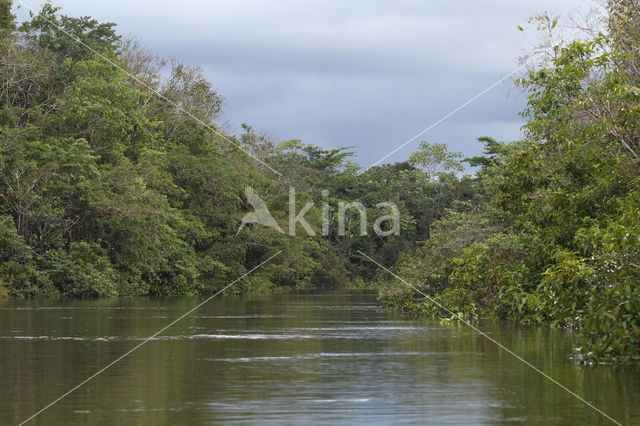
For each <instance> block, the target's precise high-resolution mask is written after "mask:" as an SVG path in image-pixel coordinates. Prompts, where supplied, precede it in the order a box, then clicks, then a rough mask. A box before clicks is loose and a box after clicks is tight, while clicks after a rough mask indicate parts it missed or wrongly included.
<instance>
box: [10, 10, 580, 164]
mask: <svg viewBox="0 0 640 426" xmlns="http://www.w3.org/2000/svg"><path fill="white" fill-rule="evenodd" d="M25 2H26V3H27V4H29V6H32V7H35V8H37V7H39V5H40V4H42V3H43V1H40V0H25ZM18 3H19V2H18V1H16V4H18ZM54 4H56V5H58V6H61V7H62V8H63V11H62V12H63V13H64V14H67V15H72V16H80V15H82V16H84V15H90V16H93V17H95V18H96V19H98V20H101V21H110V22H115V23H117V24H118V27H119V31H120V33H122V34H125V35H134V36H136V37H137V38H138V39H139V40H140V41H141V42H142V43H143V44H144V45H145V46H146V48H147V49H149V50H151V51H153V52H155V53H157V54H159V55H162V56H175V57H178V58H180V59H181V60H183V61H184V62H185V63H187V64H190V65H201V66H202V67H203V68H204V69H205V72H206V74H207V76H208V77H209V78H210V79H211V81H213V83H214V84H215V86H216V87H217V89H218V90H219V91H220V92H221V93H222V94H223V95H224V96H225V98H226V105H225V119H226V120H228V123H230V126H231V129H232V130H233V131H237V130H238V129H239V128H240V124H241V123H248V124H250V125H252V126H253V127H255V128H256V129H259V130H264V131H267V132H268V133H270V134H271V135H273V136H274V137H275V138H276V139H277V140H287V139H302V140H303V141H304V142H307V143H313V144H317V145H322V146H325V147H337V146H356V147H357V148H356V150H357V152H358V157H357V158H356V161H357V162H358V163H360V164H362V165H363V166H367V165H369V164H371V163H373V162H375V161H377V160H378V159H380V158H381V157H383V156H384V155H386V154H387V153H389V152H390V151H392V150H393V149H394V148H396V147H397V146H399V145H401V144H402V143H404V142H405V141H407V140H408V139H409V138H411V137H412V136H414V135H415V134H417V133H418V132H420V131H422V130H423V129H425V128H427V127H429V126H430V125H431V124H433V123H434V122H436V121H437V120H439V119H440V118H442V117H443V116H444V115H446V114H447V113H449V112H450V111H452V110H453V109H455V108H456V107H458V106H459V105H461V104H463V103H464V102H466V101H467V100H469V99H470V98H472V97H473V96H474V95H476V94H478V93H479V92H481V91H482V90H484V89H486V88H487V87H488V86H490V85H492V84H493V83H495V82H496V81H498V80H500V79H501V78H502V77H503V76H504V75H506V74H508V73H510V72H511V71H512V70H513V69H515V68H516V67H517V65H518V64H517V58H518V57H519V56H520V55H521V54H522V53H523V51H524V50H526V49H527V47H530V46H531V45H532V44H534V43H535V42H536V39H537V35H536V34H535V31H533V29H531V30H529V31H527V32H525V33H524V34H523V33H521V32H520V31H518V30H517V26H518V25H523V26H525V25H526V22H527V18H528V17H529V16H531V15H534V14H536V13H539V12H542V11H545V10H546V11H550V12H553V13H556V14H560V15H562V16H565V17H567V16H569V15H570V14H571V13H573V12H575V11H577V10H579V9H580V8H585V7H586V5H588V3H586V2H585V0H538V1H522V0H515V1H514V0H510V1H508V0H483V1H477V0H451V1H442V0H439V1H435V0H384V1H383V0H322V1H317V0H303V1H301V0H297V1H293V0H268V1H264V0H262V1H258V0H243V1H238V0H235V1H231V0H208V1H205V0H182V1H175V0H171V1H159V0H154V1H151V0H138V1H135V2H133V1H131V0H127V1H125V0H110V1H108V2H106V1H105V2H102V1H101V2H95V1H86V0H56V1H54ZM19 15H20V16H24V9H23V11H22V12H21V13H20V14H19ZM523 104H524V99H523V97H522V96H521V95H520V93H519V91H518V90H517V89H514V88H513V85H512V82H511V80H509V81H507V82H505V83H504V84H501V85H500V86H498V87H496V88H495V89H493V90H492V91H491V92H489V93H487V94H486V95H484V96H483V97H481V98H479V99H478V100H476V101H475V102H473V103H472V104H471V105H469V106H468V107H467V108H465V109H464V110H462V111H460V112H459V113H457V114H455V115H454V116H452V117H451V118H450V119H448V120H447V121H445V122H443V123H442V124H441V125H439V126H437V127H436V128H434V129H433V130H431V131H429V132H428V133H426V134H425V135H424V136H423V137H421V138H420V139H419V140H429V141H432V142H445V143H447V144H449V146H450V147H451V149H453V150H456V151H462V152H464V153H465V154H467V155H471V154H475V153H477V152H480V150H481V146H480V145H479V144H478V143H477V142H475V138H476V137H478V136H484V135H489V136H493V137H495V138H497V139H501V140H511V139H515V138H518V136H519V134H520V126H521V125H522V122H521V120H520V118H519V117H518V112H519V111H520V110H521V109H522V107H523ZM416 143H417V141H416ZM416 143H413V144H409V145H408V146H407V147H406V148H404V149H402V150H400V151H398V152H397V153H396V154H394V155H393V156H391V157H390V158H388V159H387V161H399V160H403V159H406V158H407V156H408V155H409V154H410V153H411V152H412V150H414V149H415V146H416Z"/></svg>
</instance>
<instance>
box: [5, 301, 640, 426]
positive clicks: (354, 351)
mask: <svg viewBox="0 0 640 426" xmlns="http://www.w3.org/2000/svg"><path fill="white" fill-rule="evenodd" d="M199 301H200V299H197V298H189V297H180V298H163V299H148V298H129V299H103V300H92V301H78V300H72V301H0V424H18V423H20V422H22V421H23V420H25V419H26V418H28V417H29V416H31V415H32V414H34V413H35V412H37V411H38V410H40V409H41V408H42V407H44V406H45V405H47V404H48V403H49V402H51V401H53V400H55V399H56V398H58V397H59V396H60V395H62V394H64V393H65V392H67V391H68V390H69V389H70V388H72V387H74V386H75V385H77V384H78V383H80V382H82V381H83V380H84V379H86V378H87V377H89V376H90V375H92V374H93V373H95V372H96V371H98V370H99V369H101V368H102V367H104V366H105V365H107V364H109V363H110V362H111V361H113V360H114V359H116V358H118V357H119V356H120V355H122V354H123V353H125V352H127V351H128V350H129V349H131V348H132V347H134V346H135V345H137V344H139V343H140V342H142V341H143V340H144V339H145V338H146V337H147V336H150V335H152V334H153V333H155V332H156V331H157V330H159V329H160V328H162V327H163V326H164V325H166V324H168V323H169V322H171V321H172V320H173V319H175V318H177V317H179V316H180V315H181V314H183V313H184V312H186V311H188V310H189V309H190V308H191V307H193V306H195V305H196V304H197V303H198V302H199ZM480 327H481V328H482V329H483V330H484V331H485V332H487V333H488V334H489V335H491V336H492V337H493V338H495V339H496V340H498V341H500V342H501V343H503V344H504V345H505V346H507V347H508V348H509V349H511V350H513V351H514V352H516V353H517V354H519V355H521V356H522V357H524V358H525V359H527V360H528V361H529V362H531V363H532V364H534V365H535V366H537V367H539V368H540V369H542V370H543V371H545V372H546V373H548V374H549V375H550V376H552V377H553V378H554V379H556V380H558V381H559V382H561V383H562V384H563V385H565V386H566V387H568V388H570V389H571V390H572V391H574V392H575V393H577V394H578V395H580V396H583V397H584V398H585V399H587V400H589V401H590V402H592V403H593V404H594V405H595V406H596V407H598V408H599V409H601V410H602V411H604V412H605V413H607V414H608V415H610V416H611V417H613V418H614V419H616V420H618V421H619V422H621V423H623V424H634V423H635V424H640V369H638V368H637V367H612V366H595V367H593V366H592V367H589V366H580V365H577V364H576V363H574V362H573V361H572V360H571V359H570V358H569V355H570V353H571V346H572V343H573V342H572V336H571V335H569V334H567V333H565V332H562V331H559V330H549V329H546V328H529V327H521V326H517V325H515V324H512V323H496V322H482V323H480ZM219 423H256V424H368V425H372V424H389V423H391V424H424V423H431V424H498V423H524V424H547V425H551V424H567V425H580V424H612V423H611V421H610V420H607V419H606V417H604V416H603V415H601V414H599V413H598V412H596V411H595V410H594V409H593V408H590V407H589V406H587V405H586V404H585V403H584V402H581V401H580V400H578V399H577V398H576V397H575V396H572V395H571V394H570V393H568V392H567V391H566V390H563V389H562V388H560V387H559V386H558V385H556V384H554V383H552V382H551V381H549V380H548V379H546V378H545V377H543V376H542V375H541V374H539V373H537V372H536V371H534V370H533V369H531V368H530V367H528V366H526V365H525V364H523V363H522V362H521V361H519V360H517V359H516V358H514V357H513V356H512V355H509V354H508V353H506V352H504V351H502V350H500V349H499V348H498V347H497V346H496V345H495V344H494V343H492V342H490V341H489V340H487V339H486V338H485V337H482V336H479V335H477V334H476V333H475V332H474V331H473V330H471V329H469V328H468V327H466V326H444V325H441V324H439V323H438V322H437V321H433V320H407V319H403V318H402V317H399V316H397V315H394V314H391V313H388V312H386V311H384V310H382V309H381V308H380V306H379V305H378V303H377V301H376V296H375V294H372V293H367V292H347V291H344V292H343V291H337V292H315V293H307V294H286V295H270V296H250V297H220V298H218V299H214V300H212V301H211V302H209V303H208V304H206V305H205V306H203V307H202V308H201V309H199V310H198V311H197V312H195V313H193V314H192V315H191V316H190V317H187V318H185V319H184V320H182V321H180V322H179V323H177V324H176V325H175V326H173V327H172V328H170V329H169V330H167V332H166V333H164V334H163V335H161V336H158V337H157V338H155V339H153V340H151V341H149V343H147V344H146V345H144V346H142V347H141V348H140V349H138V350H137V351H135V352H133V353H132V354H131V355H129V356H128V357H126V358H125V359H123V360H122V361H121V362H119V363H117V364H115V365H114V366H113V367H111V368H109V369H107V370H106V371H105V372H104V373H102V374H100V375H99V376H97V377H96V378H95V379H93V380H92V381H90V382H89V383H87V384H86V385H84V386H83V387H82V388H80V389H78V390H77V391H75V392H74V393H72V394H70V395H69V396H67V397H65V398H64V399H62V400H61V401H60V402H58V403H57V404H55V405H53V406H52V407H50V408H48V409H47V410H46V411H44V412H43V413H42V414H40V415H39V416H38V417H36V418H34V419H33V420H32V421H31V422H30V424H42V425H70V424H104V425H162V424H171V425H187V424H219Z"/></svg>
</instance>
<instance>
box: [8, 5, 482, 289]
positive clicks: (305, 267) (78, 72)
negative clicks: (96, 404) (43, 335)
mask: <svg viewBox="0 0 640 426" xmlns="http://www.w3.org/2000/svg"><path fill="white" fill-rule="evenodd" d="M0 21H1V22H0V23H1V25H2V27H1V28H2V30H1V32H0V294H5V295H6V294H8V295H11V296H23V297H31V296H41V295H46V296H72V297H95V296H125V295H165V294H204V293H211V292H214V291H216V290H219V289H220V288H222V287H223V286H225V285H227V284H229V283H230V282H231V281H233V280H236V279H237V278H238V277H239V276H241V275H243V274H244V273H246V272H247V271H250V270H252V269H253V268H255V267H256V266H257V265H259V264H260V263H261V262H263V261H264V260H266V259H268V258H269V257H270V256H272V255H274V254H275V253H278V252H279V251H280V250H281V251H282V253H281V254H280V255H278V256H277V257H275V258H274V259H273V260H271V261H270V262H269V263H268V264H266V265H265V266H264V267H261V268H259V269H258V270H256V271H255V272H253V273H252V274H250V275H249V276H248V277H247V278H246V279H245V280H243V281H242V282H240V283H238V284H237V285H235V286H234V287H233V289H232V290H231V291H236V292H246V291H282V290H288V289H296V288H313V287H344V286H348V285H351V286H365V285H367V284H368V283H370V282H371V281H372V279H373V277H374V275H375V268H372V265H371V264H369V263H368V262H367V261H366V260H364V259H362V258H361V256H360V255H359V254H358V250H362V251H364V252H366V253H369V254H371V255H372V256H376V257H377V258H379V259H381V261H383V262H384V263H385V264H386V265H388V266H391V265H392V264H394V263H395V261H396V260H397V258H398V255H399V253H400V252H403V251H407V250H413V249H415V247H416V241H419V240H424V239H425V238H426V235H427V233H428V230H429V228H430V225H431V223H432V222H433V221H434V220H436V219H437V218H439V217H440V216H442V214H443V213H444V211H445V209H447V208H451V207H452V205H453V204H454V203H456V202H460V201H464V200H470V199H472V198H473V197H475V193H474V191H473V189H472V181H471V179H470V178H458V177H456V176H455V174H454V171H455V170H457V169H459V168H460V165H459V163H458V162H457V157H458V156H457V155H456V154H452V153H448V152H447V150H446V147H444V146H443V145H428V144H425V145H424V147H423V148H424V149H423V150H421V151H420V152H421V153H418V154H416V155H415V156H414V159H413V160H412V161H411V162H407V163H401V164H395V165H385V166H383V167H376V168H374V169H372V170H370V171H368V172H367V173H365V174H362V175H359V174H358V170H359V167H358V166H356V165H355V164H353V163H351V162H350V161H349V158H350V156H351V153H350V152H349V151H348V149H340V148H338V149H323V148H320V147H316V146H313V145H308V144H304V143H302V142H300V141H295V140H294V141H285V142H278V143H276V142H274V141H272V140H270V139H269V138H267V137H265V136H264V135H262V134H259V133H257V132H255V131H254V130H253V129H252V128H251V127H250V126H248V125H245V126H243V128H244V133H243V134H241V135H238V136H237V137H234V136H232V135H229V134H226V133H225V132H224V131H223V129H221V128H219V127H218V126H216V121H217V120H218V118H219V116H220V114H221V108H222V106H223V103H224V101H223V98H222V96H221V95H220V94H219V93H218V92H217V91H216V90H215V88H214V86H213V85H212V84H211V83H210V82H208V81H207V80H206V79H205V78H204V76H203V74H202V71H201V70H200V69H199V68H194V67H189V66H186V65H184V64H180V63H174V62H167V61H165V60H163V59H162V58H158V57H156V56H155V55H153V54H150V53H149V52H147V51H145V50H144V49H143V48H141V47H140V46H139V44H138V43H137V42H135V41H131V40H123V39H122V38H121V37H120V36H119V35H118V34H117V33H116V31H115V25H114V24H103V23H99V22H97V21H95V20H93V19H91V18H88V17H83V18H74V17H68V16H60V15H59V13H58V9H56V8H55V7H53V6H51V5H45V6H44V7H43V8H42V10H41V11H40V12H39V13H37V14H34V15H32V16H31V19H29V20H28V21H26V22H23V23H21V24H19V25H18V24H16V22H15V18H14V16H12V15H11V2H10V1H7V0H0ZM154 92H155V93H154ZM429 161H430V162H431V163H433V162H434V161H436V162H437V161H440V162H441V163H442V164H437V165H436V166H432V165H428V167H427V163H428V162H429ZM445 172H446V173H445ZM278 173H279V174H280V175H279V174H278ZM438 176H442V177H441V178H438ZM248 187H251V188H252V190H253V191H255V193H257V194H259V196H260V197H261V198H262V199H264V200H265V202H266V203H267V205H268V207H269V208H270V210H271V214H272V215H273V216H274V218H275V219H276V220H277V221H278V223H280V224H281V226H282V228H283V229H284V230H285V231H288V228H287V224H288V220H289V206H288V200H289V188H290V187H294V188H295V191H296V194H295V196H296V205H297V209H298V210H301V209H302V208H303V206H304V205H305V204H306V203H308V202H309V201H315V203H314V207H313V208H312V209H311V210H310V211H309V212H308V213H307V214H306V215H305V218H306V219H307V220H308V222H309V223H311V224H312V226H313V227H314V229H315V230H316V235H315V236H312V237H310V236H308V235H307V233H306V231H305V229H303V228H302V227H301V226H299V225H298V227H297V229H296V236H289V235H287V234H288V232H286V233H284V234H283V233H280V232H278V231H277V230H274V229H270V228H266V227H263V226H260V225H255V226H254V225H248V226H246V227H244V228H243V229H242V230H241V231H240V232H238V229H239V227H240V224H241V219H242V217H243V215H244V214H245V213H247V212H249V211H251V206H250V205H249V204H248V202H247V201H248V200H247V199H246V189H247V188H248ZM323 191H324V192H323ZM341 201H360V202H362V204H363V205H364V206H367V208H369V209H370V210H371V211H369V212H368V213H369V217H370V218H373V217H376V216H380V215H381V214H382V213H383V212H381V211H380V210H378V209H376V207H375V206H376V205H377V204H378V203H381V202H389V201H390V202H395V203H396V204H397V205H398V207H399V209H400V211H401V212H402V218H401V224H400V227H401V233H400V235H398V236H395V235H394V236H391V237H388V238H379V237H378V236H376V235H375V234H374V233H373V232H371V231H372V229H371V228H372V226H371V225H372V224H371V223H369V224H368V231H369V232H368V235H361V233H360V226H359V223H358V221H357V217H358V213H357V212H351V214H350V215H349V216H348V221H347V223H346V224H345V228H346V235H345V236H343V237H340V238H338V236H337V232H336V229H337V227H338V226H339V224H338V223H337V219H336V214H335V213H336V209H337V206H338V203H340V202H341ZM322 203H326V204H328V205H329V206H330V209H331V212H332V215H331V222H330V227H331V229H332V231H331V233H330V235H329V236H323V235H322V234H321V232H320V229H321V226H322V212H321V204H322Z"/></svg>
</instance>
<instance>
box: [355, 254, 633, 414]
mask: <svg viewBox="0 0 640 426" xmlns="http://www.w3.org/2000/svg"><path fill="white" fill-rule="evenodd" d="M358 253H360V254H361V255H362V256H364V257H365V258H366V259H367V260H369V261H370V262H372V263H374V264H376V265H378V266H379V267H380V268H382V269H383V270H385V271H386V272H388V273H389V274H391V275H393V276H394V277H395V278H397V279H399V280H400V281H402V283H403V284H405V285H407V286H409V287H410V288H412V289H413V290H415V291H417V292H418V293H420V294H421V295H423V296H424V297H426V298H427V299H429V301H430V302H432V303H434V304H435V305H436V306H438V307H439V308H440V309H443V310H445V311H447V312H449V313H450V314H454V312H453V311H451V310H450V309H448V308H446V307H445V306H443V305H442V304H441V303H439V302H438V301H437V300H435V299H434V298H433V297H430V296H428V295H427V294H425V293H424V292H422V291H420V290H419V289H418V288H416V287H415V286H413V285H411V284H410V283H408V282H407V281H405V280H404V279H402V277H399V276H398V275H396V274H395V273H393V272H391V271H390V270H389V269H387V268H385V267H384V266H382V265H381V264H380V263H378V262H376V261H375V260H374V259H372V258H371V257H369V256H367V255H366V254H364V253H363V252H362V251H360V250H358ZM460 321H461V322H462V323H463V324H465V325H467V326H469V327H470V328H471V329H472V330H474V331H475V332H476V333H478V334H480V335H481V336H483V337H486V338H487V339H489V340H490V341H491V342H492V343H494V344H496V345H497V346H498V347H499V348H500V349H502V350H504V351H505V352H507V353H509V354H511V355H513V356H514V357H515V358H516V359H518V360H520V361H522V362H523V363H525V364H526V365H528V366H529V367H531V368H532V369H534V370H535V371H536V372H538V373H540V374H542V375H543V376H544V377H546V378H547V379H548V380H550V381H551V382H553V383H555V384H556V385H558V386H560V387H561V388H562V389H564V390H565V391H567V392H569V393H570V394H571V395H573V396H575V397H576V398H578V399H579V400H580V401H582V402H584V403H585V404H587V405H588V406H589V407H591V408H593V409H594V410H596V411H597V412H598V413H600V414H602V415H603V416H604V417H606V418H607V419H609V420H611V421H612V422H613V423H615V424H616V425H619V426H622V423H620V422H618V421H617V420H615V419H614V418H612V417H611V416H609V415H608V414H607V413H605V412H604V411H602V410H601V409H599V408H598V407H596V406H595V405H593V404H592V403H590V402H589V401H587V400H586V399H584V398H583V397H581V396H580V395H578V394H577V393H575V392H574V391H572V390H571V389H569V388H568V387H566V386H565V385H563V384H562V383H560V382H558V381H557V380H556V379H554V378H553V377H551V376H549V375H548V374H547V373H545V372H544V371H542V370H540V369H539V368H538V367H536V366H535V365H533V364H531V363H530V362H529V361H527V360H526V359H524V358H522V357H521V356H520V355H518V354H516V353H515V352H513V351H512V350H510V349H509V348H507V347H506V346H504V345H503V344H502V343H500V342H498V341H497V340H496V339H494V338H493V337H491V336H489V335H488V334H487V333H485V332H484V331H482V330H480V329H479V328H478V327H476V326H474V325H473V324H471V323H470V322H468V321H466V320H464V319H460Z"/></svg>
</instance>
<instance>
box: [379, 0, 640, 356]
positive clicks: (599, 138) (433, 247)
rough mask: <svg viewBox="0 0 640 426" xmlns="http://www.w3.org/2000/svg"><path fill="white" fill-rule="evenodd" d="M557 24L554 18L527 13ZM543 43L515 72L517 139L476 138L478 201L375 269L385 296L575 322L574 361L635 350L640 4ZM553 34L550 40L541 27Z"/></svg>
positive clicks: (423, 308) (448, 313) (421, 305)
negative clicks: (519, 106)
mask: <svg viewBox="0 0 640 426" xmlns="http://www.w3.org/2000/svg"><path fill="white" fill-rule="evenodd" d="M537 24H538V25H539V27H540V29H542V30H543V31H545V32H549V33H550V34H553V33H554V29H555V27H556V25H557V21H556V20H554V19H552V18H549V17H548V16H540V17H538V18H537ZM583 34H584V37H583V38H582V39H575V40H568V41H559V42H556V43H548V44H547V46H546V47H545V48H544V49H541V50H540V51H539V52H537V54H536V56H534V59H536V62H535V64H534V65H535V66H534V67H533V68H532V70H531V71H530V72H529V73H528V75H527V77H526V78H523V79H520V80H519V81H518V84H519V85H520V86H521V87H522V88H523V89H524V91H525V92H526V93H527V95H528V107H527V109H526V110H525V111H524V112H523V116H524V117H525V118H526V120H527V124H526V126H525V131H526V140H524V141H520V142H514V143H497V142H495V141H490V140H487V141H486V142H487V143H486V155H485V156H483V157H479V158H476V159H472V161H473V162H474V164H475V165H477V166H479V167H480V171H479V172H478V174H477V179H478V180H477V185H478V190H480V191H483V193H484V194H486V200H488V201H487V202H486V203H481V204H478V205H476V206H475V209H474V210H473V211H470V212H456V211H451V212H450V213H449V214H448V215H447V216H446V218H444V219H442V220H439V221H438V222H436V223H435V224H434V225H433V228H432V231H431V235H430V238H429V239H428V240H427V241H426V242H425V243H424V244H422V246H421V247H420V248H419V249H418V250H417V251H415V252H412V253H406V254H403V255H402V258H401V259H400V261H399V262H398V265H397V266H396V267H395V268H394V269H395V272H396V273H397V274H398V275H399V276H401V277H403V278H404V279H406V280H407V281H409V282H411V283H413V284H414V285H416V286H417V288H418V289H419V290H420V292H422V293H424V294H426V295H428V296H429V298H425V297H424V296H422V295H421V294H419V293H418V292H416V291H414V290H412V289H409V288H407V286H403V285H401V284H399V283H397V282H394V283H391V282H389V280H388V279H387V278H384V283H383V289H382V296H383V299H384V300H385V301H386V303H388V304H389V305H391V306H397V307H401V308H402V309H405V310H408V311H412V312H414V313H422V314H431V315H436V316H438V317H444V318H460V317H464V318H477V317H487V316H489V317H497V318H515V319H519V320H523V321H526V322H529V323H538V324H539V323H544V324H554V325H558V326H563V327H570V328H575V329H578V330H579V338H580V347H579V348H577V349H576V352H577V356H578V357H579V359H583V360H585V361H587V362H590V361H594V360H595V361H630V360H638V359H639V358H640V191H639V184H640V180H639V178H640V168H639V166H640V139H639V138H640V87H639V83H640V7H639V5H638V3H637V1H635V0H611V1H609V2H608V3H607V10H606V13H605V14H604V16H603V18H602V20H601V21H598V22H596V30H595V31H592V32H590V33H583ZM551 40H553V39H551Z"/></svg>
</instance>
